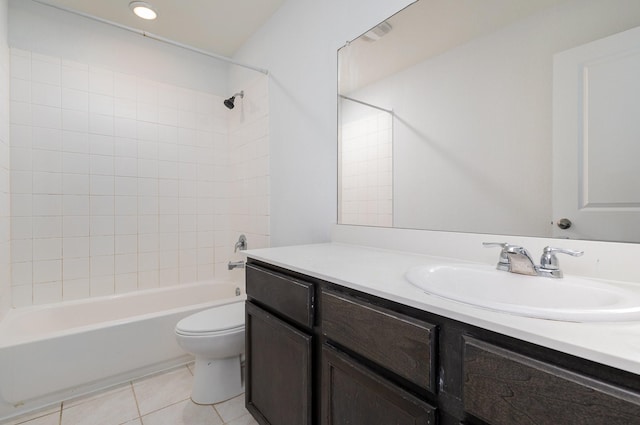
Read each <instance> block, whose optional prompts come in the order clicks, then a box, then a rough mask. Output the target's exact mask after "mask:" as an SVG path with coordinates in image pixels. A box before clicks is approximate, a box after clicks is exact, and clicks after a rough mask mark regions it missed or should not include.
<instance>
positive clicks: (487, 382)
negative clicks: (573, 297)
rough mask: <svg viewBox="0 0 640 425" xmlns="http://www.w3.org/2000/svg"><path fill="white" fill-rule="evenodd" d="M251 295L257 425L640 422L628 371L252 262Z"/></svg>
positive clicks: (250, 395) (252, 402) (639, 402)
mask: <svg viewBox="0 0 640 425" xmlns="http://www.w3.org/2000/svg"><path fill="white" fill-rule="evenodd" d="M247 296H248V301H247V361H246V375H247V376H246V400H247V408H248V409H249V411H250V412H251V413H252V414H253V416H254V417H255V418H256V419H257V421H258V422H259V423H260V424H261V425H387V424H389V425H391V424H393V425H405V424H406V425H427V424H428V425H640V377H639V376H637V375H634V374H632V373H629V372H624V371H621V370H619V369H614V368H611V367H608V366H604V365H601V364H598V363H595V362H590V361H587V360H584V359H580V358H577V357H574V356H570V355H568V354H564V353H560V352H557V351H554V350H551V349H548V348H545V347H541V346H537V345H534V344H531V343H528V342H525V341H521V340H518V339H515V338H511V337H507V336H505V335H500V334H497V333H495V332H491V331H488V330H485V329H481V328H478V327H475V326H471V325H469V324H465V323H461V322H457V321H454V320H451V319H448V318H445V317H442V316H438V315H434V314H432V313H429V312H426V311H422V310H417V309H414V308H411V307H407V306H405V305H401V304H397V303H394V302H392V301H389V300H385V299H381V298H378V297H375V296H371V295H368V294H364V293H361V292H359V291H355V290H352V289H348V288H344V287H341V286H339V285H334V284H331V283H328V282H324V281H321V280H318V279H314V278H311V277H306V276H304V275H301V274H298V273H294V272H291V271H287V270H285V269H280V268H278V267H275V266H270V265H268V264H264V263H261V262H258V261H256V260H251V259H250V260H249V264H248V265H247ZM594 337H595V336H594Z"/></svg>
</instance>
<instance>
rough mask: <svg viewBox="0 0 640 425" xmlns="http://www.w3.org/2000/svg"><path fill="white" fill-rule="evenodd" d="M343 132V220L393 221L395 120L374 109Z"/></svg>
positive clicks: (374, 223)
mask: <svg viewBox="0 0 640 425" xmlns="http://www.w3.org/2000/svg"><path fill="white" fill-rule="evenodd" d="M341 130H342V134H341V196H342V199H341V211H340V223H341V224H360V225H369V226H386V227H390V226H392V225H393V176H392V164H393V120H392V115H391V114H390V113H388V112H381V111H376V110H371V111H370V112H369V114H368V115H367V116H365V117H362V118H359V119H357V120H354V121H351V122H348V123H344V124H343V125H342V128H341Z"/></svg>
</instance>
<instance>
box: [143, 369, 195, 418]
mask: <svg viewBox="0 0 640 425" xmlns="http://www.w3.org/2000/svg"><path fill="white" fill-rule="evenodd" d="M192 385H193V375H191V372H189V369H188V368H186V367H180V368H179V369H176V370H173V371H170V372H167V373H164V374H162V375H157V376H152V377H150V378H145V379H142V380H140V381H134V382H133V390H134V392H135V394H136V399H137V400H138V408H139V409H140V414H141V415H143V416H144V415H146V414H147V413H151V412H153V411H155V410H158V409H162V408H163V407H166V406H169V405H171V404H174V403H177V402H179V401H183V400H188V399H189V398H190V396H191V386H192Z"/></svg>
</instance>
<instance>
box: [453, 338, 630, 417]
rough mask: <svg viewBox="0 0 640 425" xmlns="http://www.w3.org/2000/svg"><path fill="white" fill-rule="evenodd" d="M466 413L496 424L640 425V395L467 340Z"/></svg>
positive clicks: (474, 340) (464, 397)
mask: <svg viewBox="0 0 640 425" xmlns="http://www.w3.org/2000/svg"><path fill="white" fill-rule="evenodd" d="M464 380H465V381H464V389H463V393H464V394H463V399H464V408H465V410H466V411H467V412H468V413H470V414H472V415H474V416H477V417H478V418H480V419H482V420H484V421H487V422H489V423H491V424H494V425H558V424H562V425H604V424H606V425H638V424H640V395H639V394H635V393H632V392H630V391H626V390H623V389H621V388H616V387H614V386H611V385H607V384H604V383H601V382H598V381H595V380H593V379H591V378H588V377H585V376H582V375H578V374H576V373H573V372H570V371H567V370H564V369H561V368H559V367H556V366H553V365H550V364H547V363H543V362H540V361H537V360H534V359H531V358H529V357H525V356H523V355H520V354H517V353H514V352H511V351H508V350H505V349H502V348H499V347H496V346H493V345H490V344H487V343H485V342H482V341H478V340H476V339H473V338H465V342H464Z"/></svg>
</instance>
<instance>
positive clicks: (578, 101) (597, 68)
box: [553, 27, 640, 242]
mask: <svg viewBox="0 0 640 425" xmlns="http://www.w3.org/2000/svg"><path fill="white" fill-rule="evenodd" d="M553 192H554V193H553V219H554V226H553V228H554V236H556V237H567V238H572V239H573V238H576V239H594V240H615V241H636V242H637V241H640V27H638V28H635V29H632V30H629V31H625V32H622V33H619V34H616V35H613V36H610V37H606V38H603V39H601V40H597V41H594V42H591V43H588V44H585V45H582V46H579V47H576V48H573V49H570V50H567V51H565V52H562V53H559V54H557V55H556V56H555V57H554V80H553ZM563 218H566V219H568V220H570V221H571V227H569V228H568V229H564V230H563V229H561V228H559V227H558V226H557V225H556V224H557V223H558V221H559V220H561V219H563Z"/></svg>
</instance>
